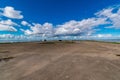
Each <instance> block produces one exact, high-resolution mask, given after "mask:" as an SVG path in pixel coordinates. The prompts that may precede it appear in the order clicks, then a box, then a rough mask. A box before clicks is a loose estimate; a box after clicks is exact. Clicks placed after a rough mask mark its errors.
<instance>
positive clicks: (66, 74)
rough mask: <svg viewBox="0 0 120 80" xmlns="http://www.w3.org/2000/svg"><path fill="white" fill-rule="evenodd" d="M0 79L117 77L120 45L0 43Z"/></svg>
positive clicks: (119, 79) (119, 74) (108, 79)
mask: <svg viewBox="0 0 120 80" xmlns="http://www.w3.org/2000/svg"><path fill="white" fill-rule="evenodd" d="M0 80H120V44H112V43H102V42H90V41H81V42H73V43H71V42H69V43H68V42H59V43H58V42H53V43H39V42H36V43H13V44H0Z"/></svg>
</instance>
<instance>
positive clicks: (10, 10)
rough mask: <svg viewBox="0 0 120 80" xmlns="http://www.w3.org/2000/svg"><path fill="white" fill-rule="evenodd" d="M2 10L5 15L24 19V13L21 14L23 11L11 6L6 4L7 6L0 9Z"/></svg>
mask: <svg viewBox="0 0 120 80" xmlns="http://www.w3.org/2000/svg"><path fill="white" fill-rule="evenodd" d="M0 10H1V11H2V12H1V13H0V14H1V15H3V16H6V17H8V18H13V19H22V18H23V15H21V11H18V10H15V9H14V8H13V7H11V6H6V7H5V8H1V9H0Z"/></svg>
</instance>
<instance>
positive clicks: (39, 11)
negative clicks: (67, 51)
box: [0, 0, 120, 39]
mask: <svg viewBox="0 0 120 80" xmlns="http://www.w3.org/2000/svg"><path fill="white" fill-rule="evenodd" d="M119 5H120V0H12V1H11V0H0V8H1V10H0V12H1V15H0V18H1V19H0V21H1V22H2V23H0V24H1V25H2V27H0V28H2V29H1V30H0V35H2V36H3V34H12V35H25V36H26V35H27V36H28V35H32V36H33V35H37V36H38V37H41V36H42V37H43V36H44V37H55V36H71V35H72V36H78V35H79V36H94V37H96V36H99V37H104V36H108V37H114V36H118V35H119V34H120V24H119V22H117V21H119V20H120V14H119ZM116 6H118V7H117V8H116ZM103 9H104V10H103ZM109 9H112V11H109V12H106V13H105V12H104V11H105V10H106V11H107V10H109ZM5 10H6V13H5ZM11 10H12V11H13V10H14V11H21V13H19V15H17V16H16V17H15V16H14V15H15V13H14V11H13V12H11ZM100 11H101V12H100ZM97 12H98V14H97V15H95V13H97ZM9 13H10V15H9ZM12 13H13V14H12ZM108 13H111V14H108ZM20 16H23V17H20ZM18 17H19V18H18ZM93 18H95V20H94V19H93ZM89 19H90V20H89ZM104 19H105V20H104ZM8 20H9V21H8ZM71 20H74V21H71ZM83 20H85V24H84V23H83V22H82V21H83ZM101 20H104V21H103V22H100V21H101ZM5 21H6V22H7V21H8V22H10V21H11V22H14V23H16V24H17V25H13V24H4V23H3V22H5ZM22 21H24V22H23V24H22ZM92 21H93V22H92ZM95 21H96V22H95ZM87 22H88V23H87ZM89 22H90V23H89ZM94 22H95V23H96V24H95V23H94ZM107 22H108V23H107ZM45 23H47V24H45ZM44 24H45V25H44ZM6 25H7V27H6ZM76 25H77V26H76ZM88 25H90V26H88ZM4 26H5V27H6V28H7V29H6V28H5V29H3V27H4ZM11 26H12V27H11ZM36 26H37V28H36ZM86 26H87V28H84V27H86ZM8 27H10V28H11V29H10V28H9V30H8ZM41 27H47V28H48V29H43V28H41ZM51 27H52V29H51ZM106 27H107V28H106ZM13 28H15V29H16V30H15V29H14V30H13ZM96 29H97V30H96ZM11 30H12V31H11ZM51 30H52V31H51ZM72 31H73V32H72ZM44 32H45V33H44ZM41 34H42V35H41ZM5 36H6V35H5ZM7 37H8V35H7ZM7 39H8V38H7Z"/></svg>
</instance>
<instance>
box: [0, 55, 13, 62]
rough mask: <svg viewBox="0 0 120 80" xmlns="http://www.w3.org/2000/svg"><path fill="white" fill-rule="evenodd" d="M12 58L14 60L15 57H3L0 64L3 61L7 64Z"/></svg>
mask: <svg viewBox="0 0 120 80" xmlns="http://www.w3.org/2000/svg"><path fill="white" fill-rule="evenodd" d="M13 58H15V57H12V56H9V57H3V58H0V62H1V61H5V62H7V61H9V60H11V59H13Z"/></svg>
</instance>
